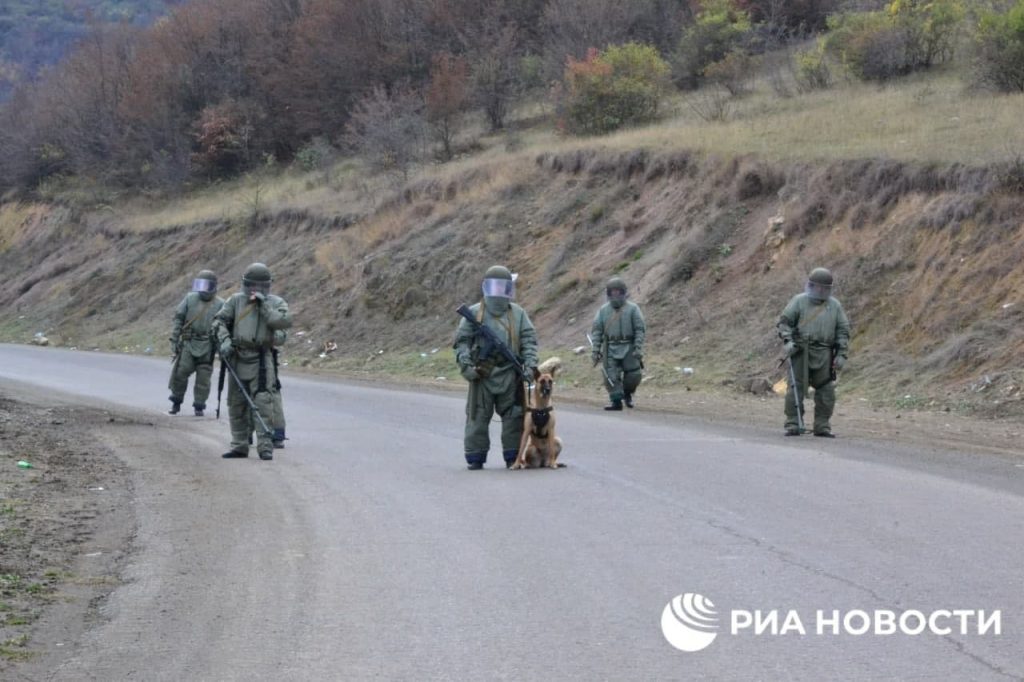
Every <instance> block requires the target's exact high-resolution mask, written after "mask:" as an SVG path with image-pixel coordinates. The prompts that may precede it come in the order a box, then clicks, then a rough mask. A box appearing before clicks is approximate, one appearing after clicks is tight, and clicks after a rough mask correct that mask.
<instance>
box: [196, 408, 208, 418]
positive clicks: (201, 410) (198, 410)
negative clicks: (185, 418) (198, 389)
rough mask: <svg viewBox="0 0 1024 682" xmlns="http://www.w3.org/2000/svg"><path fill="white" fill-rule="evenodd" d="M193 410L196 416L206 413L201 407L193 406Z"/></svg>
mask: <svg viewBox="0 0 1024 682" xmlns="http://www.w3.org/2000/svg"><path fill="white" fill-rule="evenodd" d="M195 412H196V416H197V417H202V416H203V415H204V414H206V413H205V412H203V408H201V407H197V408H195Z"/></svg>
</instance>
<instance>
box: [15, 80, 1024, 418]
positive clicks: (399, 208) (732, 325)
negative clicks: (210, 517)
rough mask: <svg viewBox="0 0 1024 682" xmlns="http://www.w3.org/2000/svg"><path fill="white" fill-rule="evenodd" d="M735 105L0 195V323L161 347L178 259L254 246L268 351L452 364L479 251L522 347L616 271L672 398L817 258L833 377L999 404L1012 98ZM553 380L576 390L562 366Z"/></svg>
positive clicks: (739, 346)
mask: <svg viewBox="0 0 1024 682" xmlns="http://www.w3.org/2000/svg"><path fill="white" fill-rule="evenodd" d="M759 102H760V104H759ZM743 106H744V109H743V110H742V111H741V112H739V116H738V117H737V118H736V120H735V121H733V122H731V123H728V124H708V123H701V122H699V121H697V120H695V117H692V116H689V115H687V114H686V113H685V111H686V110H685V108H684V107H683V106H682V105H681V106H680V115H679V116H678V117H676V118H674V119H673V120H671V121H669V122H666V123H663V124H661V125H659V126H656V127H653V128H648V129H643V130H635V131H631V132H626V133H620V134H618V135H616V136H613V137H610V138H601V139H600V140H594V141H592V142H588V141H579V140H576V141H571V140H565V139H560V138H557V137H556V136H555V135H554V134H553V133H552V132H550V131H548V130H545V129H526V130H524V131H520V132H516V133H513V134H512V135H513V136H514V137H495V138H490V139H485V141H484V150H483V151H481V152H480V153H479V154H476V155H474V156H473V157H470V158H464V159H462V160H459V161H456V162H454V163H452V164H448V165H446V166H442V167H437V168H428V169H423V170H422V172H421V173H419V174H418V175H417V176H416V177H414V178H413V179H411V180H410V181H409V182H408V183H405V184H400V185H396V184H395V183H394V181H393V180H391V179H389V178H386V177H374V176H372V175H370V174H368V173H367V172H366V171H365V169H363V168H361V167H360V166H359V165H358V164H356V163H353V162H346V163H343V164H341V165H338V166H336V167H334V168H332V169H330V170H327V171H322V172H318V173H312V174H296V173H290V172H284V173H280V174H274V173H271V174H268V175H263V176H253V177H250V178H248V179H245V180H240V181H238V182H236V183H234V184H230V185H224V186H220V187H217V188H213V189H210V190H207V191H205V192H203V193H200V194H197V195H194V196H192V197H190V198H188V199H187V200H185V201H181V202H174V203H168V204H164V205H156V206H154V205H149V204H144V203H139V202H138V201H137V202H136V203H134V204H115V205H111V206H109V207H104V208H103V209H101V210H96V211H89V212H81V211H78V210H75V209H73V208H68V207H60V206H54V205H26V204H8V205H5V206H4V207H3V208H2V209H0V269H2V271H3V272H4V273H5V278H4V280H3V282H0V309H3V310H4V312H5V314H4V316H3V320H4V322H3V326H2V327H0V338H4V339H8V340H22V341H25V340H28V338H30V337H31V336H32V334H33V333H34V332H36V331H43V332H45V333H47V334H48V335H49V336H50V337H51V338H52V339H53V340H54V341H55V342H57V343H61V344H64V345H68V346H78V347H94V346H95V347H100V348H108V349H118V350H129V351H141V350H143V349H145V348H147V347H152V348H154V349H155V352H157V353H163V352H164V346H165V345H166V342H165V339H166V336H167V331H168V324H169V322H168V321H169V316H170V314H171V310H172V308H173V306H174V304H175V303H176V302H177V301H178V300H180V297H181V295H182V294H183V293H184V291H185V288H186V287H187V285H188V281H189V279H190V277H191V275H192V273H194V271H196V270H198V269H199V268H201V267H212V268H213V269H215V270H216V271H218V272H219V273H221V275H222V277H223V279H224V281H225V282H226V283H227V286H232V285H233V284H234V283H235V282H237V280H238V278H239V276H240V273H241V271H242V269H243V268H244V267H245V265H246V264H248V263H249V262H251V261H253V260H263V261H265V262H267V263H268V264H269V265H270V266H271V267H272V268H273V269H274V271H275V273H276V275H277V283H276V284H275V286H276V287H277V290H278V291H279V292H281V293H282V294H283V295H284V296H286V297H287V298H288V299H289V300H290V301H291V303H292V306H293V310H294V311H295V314H296V318H297V320H298V326H297V327H296V330H295V331H296V334H295V335H294V336H293V339H292V342H291V343H290V344H289V346H288V347H287V351H288V352H287V355H288V361H289V362H290V363H291V364H302V365H307V366H311V367H324V368H332V367H334V368H344V369H347V370H349V371H371V372H386V373H398V374H402V375H406V376H420V377H425V378H431V379H432V378H434V377H437V376H446V377H449V378H450V379H455V377H456V374H455V372H454V369H453V366H452V364H451V361H450V355H449V354H448V352H447V346H448V345H449V343H450V337H451V333H452V330H453V328H454V326H455V318H454V315H453V313H452V311H453V310H454V308H455V307H456V305H457V304H458V303H460V302H464V301H473V300H476V299H477V298H478V297H479V289H478V286H479V278H480V275H481V273H482V272H483V270H484V269H485V268H486V267H487V266H488V265H490V264H491V263H493V262H504V263H507V264H509V265H510V266H511V267H512V268H513V269H514V270H516V271H518V272H520V273H521V276H522V280H521V286H520V300H521V302H522V304H523V305H524V306H525V307H526V308H527V310H528V311H530V313H531V315H532V316H533V318H534V321H535V323H536V324H537V326H538V329H539V331H540V334H541V341H542V344H543V346H544V348H545V354H546V353H548V352H552V353H553V352H558V353H559V354H562V353H566V352H567V351H568V350H569V349H571V348H572V347H574V346H578V345H581V344H583V343H585V341H584V339H583V334H584V332H585V331H586V330H587V329H588V328H589V324H590V320H591V318H592V316H593V313H594V311H595V310H596V308H597V306H598V305H599V304H600V303H601V300H602V297H603V292H602V285H603V282H604V281H605V279H606V278H607V277H608V276H609V275H610V274H612V273H620V274H622V275H623V276H624V277H625V278H626V279H627V281H629V282H630V284H631V286H632V290H633V296H634V298H635V299H636V300H637V301H638V302H639V303H640V304H641V305H642V306H644V309H645V312H646V315H647V317H648V319H649V322H650V326H651V337H650V348H649V355H650V356H651V359H650V366H649V372H648V379H647V381H649V382H650V384H651V385H652V386H655V387H659V390H662V391H669V392H671V391H676V390H685V389H684V381H685V380H684V378H683V377H682V375H681V374H680V373H679V372H678V370H677V369H676V368H677V367H682V366H691V367H695V368H696V369H697V374H696V377H695V379H694V380H693V381H691V382H690V384H689V386H690V387H691V388H693V387H696V388H698V389H712V388H714V389H716V390H722V386H723V383H725V384H727V385H728V386H730V387H731V386H735V385H742V384H743V383H744V381H745V380H746V379H748V378H750V377H766V378H769V379H773V378H775V376H776V374H775V371H776V370H775V365H776V358H777V355H778V352H779V350H778V342H777V339H776V338H775V336H774V323H775V320H776V318H777V315H778V313H779V311H780V310H781V308H782V306H783V305H784V304H785V302H786V301H787V300H788V298H789V297H790V296H791V295H792V294H793V293H796V292H797V291H799V290H800V289H801V287H802V283H803V279H804V277H805V275H806V272H807V271H809V270H810V269H811V268H812V267H814V266H816V265H826V266H828V267H831V268H832V269H833V270H834V271H835V273H836V275H837V278H838V281H839V287H838V290H837V296H838V297H839V298H840V299H841V300H843V302H844V304H845V305H846V307H847V309H848V311H849V313H850V316H851V318H852V320H853V323H854V328H855V337H854V342H853V359H852V361H851V364H850V366H849V370H848V372H847V373H846V374H845V375H844V377H843V391H844V392H845V393H847V394H852V395H854V396H859V397H862V398H864V399H866V400H870V401H875V402H881V403H887V404H898V405H903V406H929V405H931V406H936V407H949V408H950V409H955V410H976V409H981V410H983V411H984V412H985V413H1000V414H1003V413H1013V414H1016V413H1019V412H1020V411H1021V410H1020V408H1021V406H1022V405H1024V403H1022V402H1021V399H1020V386H1021V382H1022V381H1024V373H1022V372H1021V370H1020V368H1019V364H1018V363H1019V357H1020V354H1021V351H1022V350H1024V332H1021V331H1020V330H1021V329H1022V326H1021V324H1020V323H1021V321H1022V319H1021V315H1024V302H1022V301H1020V296H1021V295H1022V293H1024V291H1022V287H1024V280H1022V279H1021V278H1020V276H1019V274H1018V271H1019V263H1020V261H1021V258H1022V256H1024V224H1022V216H1024V164H1022V163H1021V162H1020V159H1019V154H1020V153H1021V150H1022V149H1024V139H1022V137H1021V135H1022V132H1021V130H1020V128H1019V125H1016V120H1017V119H1015V118H1014V111H1017V112H1020V111H1021V110H1022V109H1024V99H1022V98H1021V96H1017V97H989V96H986V98H985V99H984V101H979V100H978V98H977V97H976V96H972V95H968V94H966V93H964V92H963V91H962V89H961V88H960V86H958V85H956V82H955V81H954V80H953V79H952V78H951V77H949V76H943V75H939V76H935V77H931V78H922V79H918V80H913V81H909V82H904V83H903V84H901V85H899V86H889V87H886V88H881V89H878V88H869V87H863V86H849V87H845V88H841V89H839V90H837V91H835V92H832V93H825V94H817V95H806V96H801V97H796V98H792V99H787V100H770V99H769V98H768V96H767V95H755V96H754V97H752V98H751V99H749V100H747V101H746V102H745V103H744V105H743ZM979 112H983V114H982V113H979ZM954 118H956V119H957V120H953V119H954ZM908 121H913V122H914V125H910V124H909V123H907V122H908ZM901 122H902V123H901ZM837 140H842V141H843V142H842V143H841V144H840V143H837V142H836V141H837ZM509 147H511V148H515V149H517V151H514V152H509V151H506V149H507V148H509ZM300 331H301V332H303V334H302V335H301V336H300V335H298V334H297V332H300ZM328 340H329V341H333V342H335V343H337V344H338V346H339V351H338V352H337V353H334V354H332V355H329V356H327V357H326V358H320V357H319V355H320V344H321V343H322V342H324V341H328ZM434 349H438V351H437V352H436V353H434V352H433V351H434ZM381 351H383V353H382V352H381ZM567 376H568V379H569V380H570V381H572V382H574V383H578V384H580V385H583V386H588V385H593V387H594V389H595V390H597V379H596V377H594V376H593V373H592V372H590V371H589V369H588V366H587V365H586V363H585V362H584V361H582V360H580V361H578V362H572V363H570V367H569V374H568V375H567ZM725 390H733V388H727V389H725Z"/></svg>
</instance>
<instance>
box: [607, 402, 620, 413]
mask: <svg viewBox="0 0 1024 682" xmlns="http://www.w3.org/2000/svg"><path fill="white" fill-rule="evenodd" d="M604 409H605V410H606V411H608V412H622V401H621V400H613V401H612V404H611V405H605V406H604Z"/></svg>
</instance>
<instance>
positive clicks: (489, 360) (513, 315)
mask: <svg viewBox="0 0 1024 682" xmlns="http://www.w3.org/2000/svg"><path fill="white" fill-rule="evenodd" d="M482 289H483V300H482V301H480V302H479V303H474V304H473V305H472V306H470V311H471V312H472V314H473V315H474V316H475V317H476V320H477V322H479V323H481V324H483V325H485V326H486V327H488V328H489V329H491V330H493V331H494V332H495V334H496V335H497V336H498V338H499V339H501V340H502V341H503V342H504V343H505V344H506V345H507V346H508V347H509V348H510V349H511V350H512V351H513V352H514V353H515V354H516V355H517V356H518V357H519V359H520V360H521V361H522V364H523V366H524V367H525V368H526V371H527V374H528V375H529V376H535V375H536V369H537V334H536V332H535V331H534V329H533V323H532V322H530V317H529V316H528V315H527V314H526V311H524V310H523V309H522V308H521V307H519V306H518V305H517V304H515V303H513V302H512V299H513V298H514V294H515V282H514V279H513V277H512V273H511V272H509V270H508V268H506V267H503V266H500V265H495V266H493V267H491V268H489V269H488V270H487V272H486V273H485V274H484V281H483V285H482ZM480 346H481V339H480V338H479V335H478V333H477V332H476V331H475V330H474V328H473V325H471V324H470V323H469V321H468V320H465V319H463V320H461V321H460V323H459V327H458V329H457V330H456V332H455V343H454V348H455V361H456V362H457V363H458V365H459V371H460V372H461V373H462V376H463V378H465V379H466V381H468V382H469V395H468V397H467V399H466V431H465V437H464V441H463V443H464V446H465V447H464V450H465V455H466V466H467V467H468V468H469V469H470V470H477V469H482V468H483V466H484V463H485V462H486V461H487V451H488V450H490V447H491V440H490V434H489V433H488V427H489V425H490V423H491V418H492V417H493V416H494V413H495V412H497V413H498V415H499V416H500V417H501V450H502V456H503V457H504V458H505V466H506V467H510V466H512V464H514V463H515V460H516V455H517V454H518V450H519V440H520V438H521V437H522V435H523V408H524V403H525V390H524V386H523V382H522V380H521V379H520V377H519V376H518V374H517V372H516V370H515V369H514V367H513V365H512V364H511V363H510V362H509V361H507V360H505V359H504V358H502V357H501V356H500V355H498V354H496V353H494V354H491V355H490V356H489V357H486V358H482V357H480Z"/></svg>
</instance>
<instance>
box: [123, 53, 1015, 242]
mask: <svg viewBox="0 0 1024 682" xmlns="http://www.w3.org/2000/svg"><path fill="white" fill-rule="evenodd" d="M535 109H536V106H535V105H525V106H524V107H523V110H522V111H521V112H519V116H520V117H523V118H527V119H529V118H531V117H533V116H534V114H535V113H536V111H535ZM670 109H671V110H672V111H673V112H674V113H673V115H671V116H670V117H669V118H668V119H667V120H665V121H663V122H662V123H660V124H657V125H654V126H650V127H646V128H642V129H636V130H628V131H623V132H620V133H618V134H615V135H610V136H606V137H600V138H592V139H587V138H567V137H564V136H561V135H559V134H558V133H557V132H556V131H555V130H554V129H553V127H552V126H550V125H541V126H535V127H532V128H528V129H525V130H519V131H516V132H514V133H509V134H494V135H481V137H480V138H479V139H480V142H481V145H482V147H483V149H482V150H481V151H478V152H477V153H475V154H473V155H470V156H463V157H461V158H457V159H456V160H455V161H453V162H451V163H448V164H445V165H443V166H435V165H426V166H423V167H422V168H420V170H419V171H418V172H417V173H416V174H415V175H414V176H413V177H412V178H410V184H413V185H414V184H415V183H417V182H420V181H427V180H429V181H435V182H441V183H445V182H450V181H452V180H453V179H457V178H459V177H465V176H466V174H468V173H473V172H475V171H482V172H484V173H485V175H486V179H485V180H484V181H483V182H482V183H479V184H475V185H474V188H473V189H471V191H470V192H469V193H467V194H462V193H460V195H459V196H458V197H457V198H456V202H457V203H458V204H462V203H463V202H465V201H470V200H473V199H474V194H473V193H474V192H478V193H480V194H481V195H490V194H493V192H494V191H495V190H497V189H500V185H501V184H502V183H504V184H506V185H508V186H511V185H512V184H514V183H515V182H518V181H519V180H520V179H521V178H520V177H519V175H520V174H521V172H522V169H524V168H528V167H530V163H529V162H532V159H533V158H535V157H536V155H537V154H538V153H540V152H545V151H551V152H560V151H561V152H564V151H568V150H571V149H576V148H580V147H599V148H603V149H609V150H613V151H626V150H632V149H638V148H646V149H654V150H658V151H673V150H683V149H694V150H702V151H705V152H708V153H714V154H721V155H726V156H731V155H738V154H756V155H759V156H762V157H764V158H766V159H775V160H822V159H824V160H834V159H847V158H890V159H899V160H908V161H924V162H961V163H968V164H985V163H991V162H994V161H1004V160H1007V159H1013V158H1016V157H1018V156H1020V155H1021V154H1022V153H1024V126H1021V125H1020V121H1021V120H1022V118H1024V94H1021V95H995V94H989V93H978V92H969V91H967V90H966V89H965V87H964V85H963V82H962V80H961V79H960V78H959V77H958V76H957V75H956V74H954V73H951V72H950V73H938V74H926V75H923V76H918V77H914V78H909V79H904V80H901V81H899V82H897V83H894V84H891V85H887V86H878V85H869V84H862V83H841V84H840V85H839V86H837V87H835V88H833V89H831V90H825V91H816V92H811V93H807V94H804V95H800V96H797V97H790V98H781V97H779V96H777V95H775V94H774V93H773V92H772V89H771V87H770V85H769V83H768V81H767V80H763V81H762V82H760V83H758V85H757V87H756V89H755V91H754V93H753V94H752V95H750V96H748V97H746V98H743V99H740V100H736V101H735V102H734V103H733V106H732V110H731V111H732V113H731V116H730V120H728V121H726V122H707V121H704V120H702V119H701V118H700V116H698V115H697V114H696V113H695V112H694V111H693V110H692V108H691V107H689V106H687V104H686V101H685V96H679V97H678V98H676V100H675V101H674V102H673V103H672V105H671V106H670ZM534 120H535V119H534ZM510 135H514V137H515V141H516V145H515V151H509V150H508V141H509V139H510ZM502 169H508V170H507V171H503V170H502ZM399 185H400V183H399V182H398V181H396V179H395V178H393V177H385V176H379V175H378V176H374V175H372V174H370V173H368V172H367V170H366V169H365V168H364V167H363V166H362V165H361V164H359V163H358V162H355V161H352V160H346V161H343V162H341V163H339V164H337V165H335V166H334V167H332V168H329V169H327V170H323V171H315V172H311V173H298V172H295V171H286V172H282V173H280V174H277V175H274V174H273V173H270V174H267V175H262V176H260V175H256V176H252V177H248V178H243V179H239V180H235V181H232V182H227V183H222V184H219V185H217V186H215V187H212V188H209V189H206V190H202V191H199V192H196V193H194V194H192V195H190V196H189V197H187V198H185V199H177V200H173V201H168V202H166V203H164V204H163V205H160V206H157V207H153V206H152V205H145V204H141V203H140V204H137V205H135V206H134V207H131V206H129V207H128V208H127V210H126V212H125V213H122V215H121V216H118V217H116V218H114V221H115V222H116V223H118V224H120V225H122V226H123V227H125V228H128V229H131V230H133V231H147V230H152V229H159V228H164V227H168V226H173V225H188V224H196V223H203V222H208V221H226V222H238V221H245V220H246V219H248V218H249V217H251V215H252V214H253V212H254V211H255V210H258V211H259V212H260V213H264V214H274V213H277V212H280V211H284V210H289V209H297V210H304V211H308V212H311V213H313V214H319V215H325V216H333V215H339V214H364V215H365V214H367V213H371V212H372V211H373V210H374V209H376V208H377V207H379V206H380V204H381V202H382V201H384V200H385V199H386V198H387V197H388V196H391V195H393V193H394V191H395V190H396V189H398V187H399ZM478 196H479V195H478ZM453 208H454V206H453ZM381 220H383V221H384V222H388V220H387V219H386V218H384V217H383V216H382V217H381ZM391 231H392V230H391V228H389V227H388V226H387V225H385V224H383V222H382V223H381V224H380V225H376V226H373V227H371V228H369V229H368V230H367V233H368V234H367V235H366V237H367V238H368V240H369V242H371V243H372V242H374V241H377V238H379V237H380V236H384V235H387V234H389V233H390V232H391ZM373 233H375V234H376V237H375V236H374V234H373Z"/></svg>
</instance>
